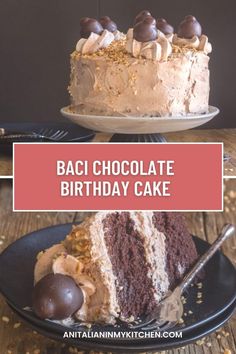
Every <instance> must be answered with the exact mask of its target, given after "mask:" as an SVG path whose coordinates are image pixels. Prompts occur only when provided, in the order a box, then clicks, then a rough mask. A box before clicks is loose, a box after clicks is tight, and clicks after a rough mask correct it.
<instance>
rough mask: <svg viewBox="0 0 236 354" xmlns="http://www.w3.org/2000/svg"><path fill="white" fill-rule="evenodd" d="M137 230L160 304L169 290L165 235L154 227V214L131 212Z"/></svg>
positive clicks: (149, 274)
mask: <svg viewBox="0 0 236 354" xmlns="http://www.w3.org/2000/svg"><path fill="white" fill-rule="evenodd" d="M130 215H131V218H132V219H133V220H134V223H135V224H134V225H135V229H136V230H137V231H138V232H139V234H140V235H141V236H142V237H143V241H144V247H145V257H146V260H147V262H148V263H149V264H150V269H149V272H148V276H149V277H150V278H151V279H152V283H153V287H154V289H155V298H156V300H157V301H158V302H159V301H160V300H161V299H162V298H163V296H164V295H165V294H166V293H167V291H168V289H169V285H170V283H169V279H168V274H167V272H166V247H165V235H164V234H163V233H162V232H160V231H158V230H157V229H156V228H155V227H154V225H153V212H144V213H141V212H130Z"/></svg>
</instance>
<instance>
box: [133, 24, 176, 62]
mask: <svg viewBox="0 0 236 354" xmlns="http://www.w3.org/2000/svg"><path fill="white" fill-rule="evenodd" d="M126 38H127V43H126V50H127V52H128V53H130V54H131V55H132V56H133V57H135V58H138V57H140V56H142V57H144V58H146V59H153V60H158V61H160V60H163V61H166V60H167V58H168V57H169V56H170V55H171V53H172V47H171V44H170V41H169V39H168V38H167V37H166V36H165V35H164V33H162V32H161V31H158V37H157V39H156V40H154V41H148V42H143V43H142V42H139V41H137V40H136V39H134V36H133V28H130V29H129V30H128V32H127V36H126Z"/></svg>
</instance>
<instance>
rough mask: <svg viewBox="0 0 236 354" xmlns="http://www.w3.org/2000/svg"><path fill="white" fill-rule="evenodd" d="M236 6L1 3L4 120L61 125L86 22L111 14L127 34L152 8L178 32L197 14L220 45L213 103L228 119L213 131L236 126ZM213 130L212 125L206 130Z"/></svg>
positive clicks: (98, 0)
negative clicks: (72, 56)
mask: <svg viewBox="0 0 236 354" xmlns="http://www.w3.org/2000/svg"><path fill="white" fill-rule="evenodd" d="M235 4H236V2H235V0H226V1H217V0H206V1H203V0H201V1H196V0H178V1H156V0H149V1H135V0H119V1H113V0H94V1H92V0H85V1H79V0H0V121H3V122H4V121H5V122H7V121H8V122H16V121H18V122H20V121H22V122H23V121H25V122H26V121H44V122H45V121H50V122H51V121H55V120H62V118H61V116H60V113H59V109H60V108H61V107H62V106H65V105H68V104H69V96H68V93H67V86H68V82H69V54H70V53H71V52H72V51H73V50H74V48H75V44H76V42H77V41H78V39H79V31H80V29H79V20H80V18H81V17H83V16H89V17H100V16H101V15H109V16H110V17H112V18H113V19H114V20H115V21H116V22H117V24H118V26H119V28H120V29H121V30H123V31H126V30H127V29H128V28H129V27H130V25H131V24H132V22H133V19H134V17H135V15H136V14H137V13H138V12H139V11H140V10H143V9H149V10H150V11H151V12H152V14H153V16H155V17H164V18H166V19H167V20H168V21H169V22H170V23H171V24H173V25H174V26H175V27H176V26H177V25H178V23H179V22H180V21H181V20H182V19H183V17H184V16H185V15H187V14H192V15H195V16H196V17H197V18H198V20H199V21H200V23H201V24H202V27H203V32H204V33H205V34H207V35H208V37H209V39H210V42H211V43H212V45H213V53H212V54H211V60H210V70H211V97H210V104H211V105H214V106H217V107H219V108H220V110H221V114H220V115H219V116H218V117H216V118H215V119H213V121H212V122H210V123H208V125H207V127H211V128H230V127H231V128H233V127H236V117H235V116H234V104H235V102H236V97H235V92H236V90H235V81H236V60H235V58H236V45H235V41H236V24H235V9H236V6H235ZM204 127H206V125H205V126H204Z"/></svg>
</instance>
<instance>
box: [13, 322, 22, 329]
mask: <svg viewBox="0 0 236 354" xmlns="http://www.w3.org/2000/svg"><path fill="white" fill-rule="evenodd" d="M20 326H21V323H20V322H16V323H15V324H14V326H13V328H15V329H16V328H19V327H20Z"/></svg>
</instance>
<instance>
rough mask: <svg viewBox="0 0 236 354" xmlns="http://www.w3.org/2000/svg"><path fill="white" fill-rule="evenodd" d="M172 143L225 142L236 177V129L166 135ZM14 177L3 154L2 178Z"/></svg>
mask: <svg viewBox="0 0 236 354" xmlns="http://www.w3.org/2000/svg"><path fill="white" fill-rule="evenodd" d="M164 135H165V137H166V138H167V141H170V142H172V141H173V142H223V143H224V150H225V153H226V154H227V155H228V156H229V158H230V159H229V161H227V162H225V163H224V174H225V176H236V129H211V130H186V131H183V132H177V133H168V134H164ZM110 136H111V135H109V134H102V133H99V134H97V135H96V137H95V139H94V141H103V142H104V141H108V140H109V138H110ZM3 175H5V176H10V175H12V159H11V157H9V156H5V155H3V154H1V151H0V176H3Z"/></svg>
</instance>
